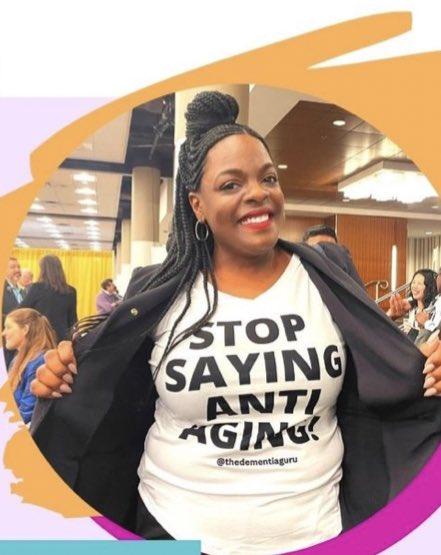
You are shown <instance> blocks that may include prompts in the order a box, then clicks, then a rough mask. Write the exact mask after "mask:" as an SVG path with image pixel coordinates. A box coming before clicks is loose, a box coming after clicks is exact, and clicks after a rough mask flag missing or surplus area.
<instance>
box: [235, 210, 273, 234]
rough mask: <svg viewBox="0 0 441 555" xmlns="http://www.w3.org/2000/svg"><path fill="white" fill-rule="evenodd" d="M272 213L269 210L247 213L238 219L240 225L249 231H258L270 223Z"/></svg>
mask: <svg viewBox="0 0 441 555" xmlns="http://www.w3.org/2000/svg"><path fill="white" fill-rule="evenodd" d="M272 219H273V215H272V214H271V213H270V212H261V213H260V214H248V215H247V216H245V217H243V218H242V219H241V220H239V223H240V225H241V226H243V227H244V228H245V229H249V230H250V231H259V230H261V229H266V228H267V227H269V226H270V225H271V222H272Z"/></svg>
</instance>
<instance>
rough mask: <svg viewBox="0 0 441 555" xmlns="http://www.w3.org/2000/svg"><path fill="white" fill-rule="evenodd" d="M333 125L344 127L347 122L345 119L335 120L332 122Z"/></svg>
mask: <svg viewBox="0 0 441 555" xmlns="http://www.w3.org/2000/svg"><path fill="white" fill-rule="evenodd" d="M332 125H335V127H343V126H344V125H346V122H345V120H344V119H335V120H334V121H333V122H332Z"/></svg>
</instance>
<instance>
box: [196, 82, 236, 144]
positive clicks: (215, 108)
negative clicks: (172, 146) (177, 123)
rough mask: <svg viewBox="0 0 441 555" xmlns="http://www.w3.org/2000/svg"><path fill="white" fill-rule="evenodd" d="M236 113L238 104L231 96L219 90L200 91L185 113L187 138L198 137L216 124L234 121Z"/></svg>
mask: <svg viewBox="0 0 441 555" xmlns="http://www.w3.org/2000/svg"><path fill="white" fill-rule="evenodd" d="M238 114H239V105H238V103H237V100H236V99H235V98H234V97H233V96H231V95H229V94H224V93H221V92H219V91H203V92H200V93H198V94H197V95H196V96H195V97H194V98H193V100H192V101H191V102H190V103H189V104H188V106H187V111H186V113H185V119H186V120H187V139H192V138H198V137H200V136H201V135H203V134H204V133H206V132H207V131H209V130H210V129H211V128H213V127H216V126H217V125H223V124H232V123H235V122H236V118H237V116H238Z"/></svg>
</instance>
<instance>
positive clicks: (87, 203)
mask: <svg viewBox="0 0 441 555" xmlns="http://www.w3.org/2000/svg"><path fill="white" fill-rule="evenodd" d="M78 204H83V205H85V206H96V204H97V202H96V200H93V199H92V198H82V199H81V200H79V201H78Z"/></svg>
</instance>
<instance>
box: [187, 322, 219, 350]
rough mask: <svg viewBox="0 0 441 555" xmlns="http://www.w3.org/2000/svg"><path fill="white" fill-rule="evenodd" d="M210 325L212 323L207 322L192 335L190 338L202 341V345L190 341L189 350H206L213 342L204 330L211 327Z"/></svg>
mask: <svg viewBox="0 0 441 555" xmlns="http://www.w3.org/2000/svg"><path fill="white" fill-rule="evenodd" d="M212 325H213V322H207V323H206V324H205V325H204V327H202V328H201V329H200V330H198V331H195V332H194V333H193V336H192V337H196V339H202V343H194V342H193V341H191V342H190V349H206V348H207V347H209V346H210V345H212V343H213V341H214V337H213V334H212V333H210V332H209V331H208V330H205V329H204V328H206V327H211V326H212Z"/></svg>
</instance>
